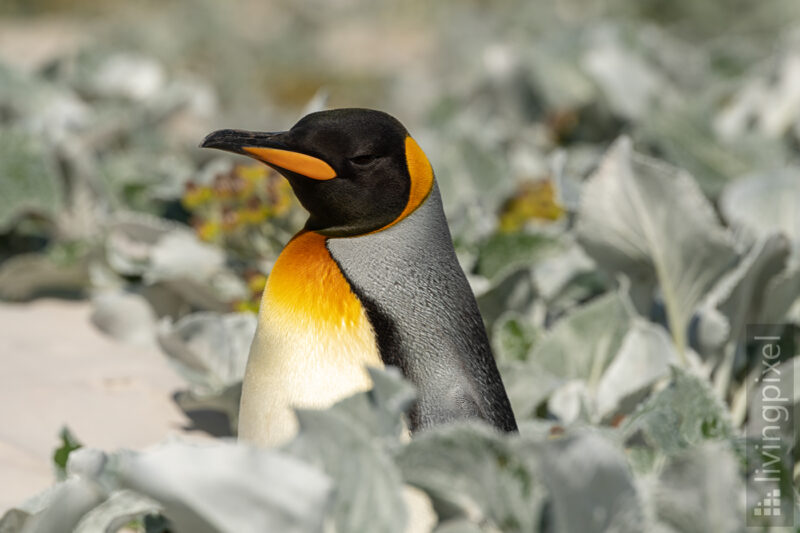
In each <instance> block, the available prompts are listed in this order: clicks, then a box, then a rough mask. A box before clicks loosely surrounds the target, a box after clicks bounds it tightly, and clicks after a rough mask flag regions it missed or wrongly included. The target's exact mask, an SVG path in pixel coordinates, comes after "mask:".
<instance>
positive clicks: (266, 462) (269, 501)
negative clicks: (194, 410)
mask: <svg viewBox="0 0 800 533" xmlns="http://www.w3.org/2000/svg"><path fill="white" fill-rule="evenodd" d="M117 460H118V462H117V464H116V465H113V467H110V468H112V469H113V470H115V471H116V477H117V479H118V481H119V483H120V484H121V485H122V486H124V487H128V488H130V489H133V490H135V491H137V492H139V493H141V494H144V495H146V496H148V497H150V498H152V499H154V500H156V501H157V502H159V503H160V504H161V505H162V506H163V508H164V514H165V516H167V518H168V519H169V521H170V523H171V524H172V525H173V526H174V528H175V530H176V531H192V532H194V533H205V532H208V533H212V532H213V533H227V532H230V533H248V532H252V533H263V532H264V531H282V532H286V533H303V532H318V531H320V530H321V528H322V522H323V517H324V512H325V507H326V502H327V500H328V494H329V491H330V480H329V479H328V477H327V476H325V474H323V473H322V472H320V471H319V470H317V469H316V468H314V467H312V466H310V465H307V464H305V463H302V462H300V461H298V460H296V459H294V458H292V457H288V456H286V455H284V454H281V453H279V452H277V451H274V450H262V449H257V448H253V447H250V446H245V445H241V444H229V443H220V442H217V443H215V444H213V445H206V446H192V445H189V444H182V443H177V442H176V443H169V444H163V445H160V446H158V447H155V448H152V449H150V450H147V451H144V452H141V453H134V452H131V453H130V454H128V455H124V456H119V457H118V458H117Z"/></svg>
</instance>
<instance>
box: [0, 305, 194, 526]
mask: <svg viewBox="0 0 800 533" xmlns="http://www.w3.org/2000/svg"><path fill="white" fill-rule="evenodd" d="M89 314H90V305H89V303H88V302H81V301H63V300H51V299H43V300H37V301H35V302H32V303H26V304H5V303H3V304H0V515H2V514H3V513H4V512H5V510H6V509H7V508H9V507H12V506H14V505H17V504H19V503H21V502H22V501H24V500H25V499H27V498H28V497H30V496H32V495H33V494H35V493H37V492H38V491H40V490H42V489H44V488H46V487H48V486H49V485H51V484H52V483H53V480H54V476H53V469H52V466H51V465H52V459H51V457H52V454H53V451H54V450H55V448H56V447H57V446H58V444H59V442H58V433H59V430H60V429H61V427H62V426H64V425H66V426H68V427H69V428H70V429H71V430H72V432H73V434H74V435H75V436H76V437H77V438H78V439H79V440H80V441H82V442H83V443H84V444H86V445H87V446H92V447H94V448H100V449H104V450H114V449H117V448H122V447H126V448H134V449H137V448H143V447H146V446H147V445H149V444H153V443H156V442H158V441H160V440H162V439H164V438H166V437H169V436H172V435H176V434H182V433H184V431H183V429H182V428H184V427H185V426H188V425H189V424H190V421H189V419H188V418H187V417H186V416H185V415H184V414H183V412H182V411H181V410H180V409H179V408H178V407H177V406H176V405H175V404H174V403H173V402H172V394H173V393H174V392H175V391H176V390H180V389H183V388H185V383H184V382H183V381H182V380H181V378H180V377H179V376H178V375H177V374H176V373H175V372H174V371H173V370H172V369H171V368H170V367H169V364H168V363H167V361H166V358H165V357H164V356H163V355H162V354H161V353H160V352H159V350H158V348H157V347H155V346H146V347H137V346H130V345H125V344H119V343H118V342H115V341H114V340H112V339H110V338H108V337H106V336H104V335H103V334H102V333H100V332H99V331H98V330H96V329H95V328H94V326H92V324H91V323H90V322H89Z"/></svg>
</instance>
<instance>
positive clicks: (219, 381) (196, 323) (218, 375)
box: [158, 312, 257, 392]
mask: <svg viewBox="0 0 800 533" xmlns="http://www.w3.org/2000/svg"><path fill="white" fill-rule="evenodd" d="M256 324H257V319H256V317H255V315H253V314H251V313H230V314H227V315H220V314H217V313H212V312H204V313H194V314H191V315H187V316H185V317H183V318H181V319H180V320H178V321H177V322H175V323H174V324H173V323H171V322H170V321H169V320H164V321H162V322H161V323H160V324H159V326H158V342H159V344H160V345H161V348H162V350H164V352H165V353H166V354H167V356H168V357H169V358H170V362H172V363H173V364H174V365H175V366H176V368H177V369H178V371H179V372H180V373H181V375H183V376H184V377H185V378H186V379H187V380H188V381H189V382H190V383H192V385H194V386H195V387H198V388H199V390H200V391H204V392H209V391H210V392H221V391H222V390H224V389H225V388H226V387H228V386H230V385H233V384H235V383H237V382H238V381H241V379H242V378H243V377H244V367H245V365H246V364H247V356H248V354H249V352H250V343H251V342H252V341H253V336H254V335H255V331H256Z"/></svg>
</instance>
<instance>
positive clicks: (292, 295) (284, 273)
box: [264, 231, 366, 328]
mask: <svg viewBox="0 0 800 533" xmlns="http://www.w3.org/2000/svg"><path fill="white" fill-rule="evenodd" d="M325 241H326V237H325V236H323V235H320V234H319V233H315V232H313V231H303V232H300V233H298V234H297V235H295V236H294V238H293V239H292V240H291V241H289V244H287V245H286V248H284V249H283V251H282V252H281V254H280V255H279V256H278V260H277V261H275V265H274V266H273V268H272V272H270V275H269V278H268V279H267V286H266V289H265V291H264V304H265V305H266V306H268V308H272V309H275V310H276V311H277V310H279V311H280V312H283V313H289V314H290V315H292V316H294V317H297V320H298V321H305V320H308V321H309V322H310V323H311V324H309V325H317V326H324V327H343V328H351V327H360V326H362V325H363V324H362V321H364V320H366V315H365V314H364V311H363V309H362V308H361V303H360V302H359V301H358V298H357V297H356V295H355V294H354V293H353V291H352V290H351V289H350V284H349V283H348V282H347V280H346V279H345V277H344V275H343V274H342V272H341V270H339V266H338V265H337V264H336V262H335V261H334V260H333V258H332V257H331V254H330V252H329V251H328V248H327V247H326V246H325Z"/></svg>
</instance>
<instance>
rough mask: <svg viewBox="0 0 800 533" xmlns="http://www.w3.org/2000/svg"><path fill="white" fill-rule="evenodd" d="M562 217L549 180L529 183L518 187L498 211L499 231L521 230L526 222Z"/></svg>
mask: <svg viewBox="0 0 800 533" xmlns="http://www.w3.org/2000/svg"><path fill="white" fill-rule="evenodd" d="M563 215H564V208H563V207H561V206H560V205H559V204H558V202H557V201H556V195H555V188H554V187H553V182H552V181H550V180H549V179H545V180H538V181H530V182H526V183H523V184H521V185H520V186H519V188H518V189H517V191H516V192H515V193H514V195H513V196H512V197H511V198H509V199H508V200H507V201H506V203H505V204H504V205H503V207H502V209H501V210H500V231H502V232H503V233H512V232H515V231H519V230H521V229H522V228H523V227H524V226H525V224H526V223H527V222H528V221H531V220H540V221H553V220H558V219H559V218H561V217H562V216H563Z"/></svg>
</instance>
